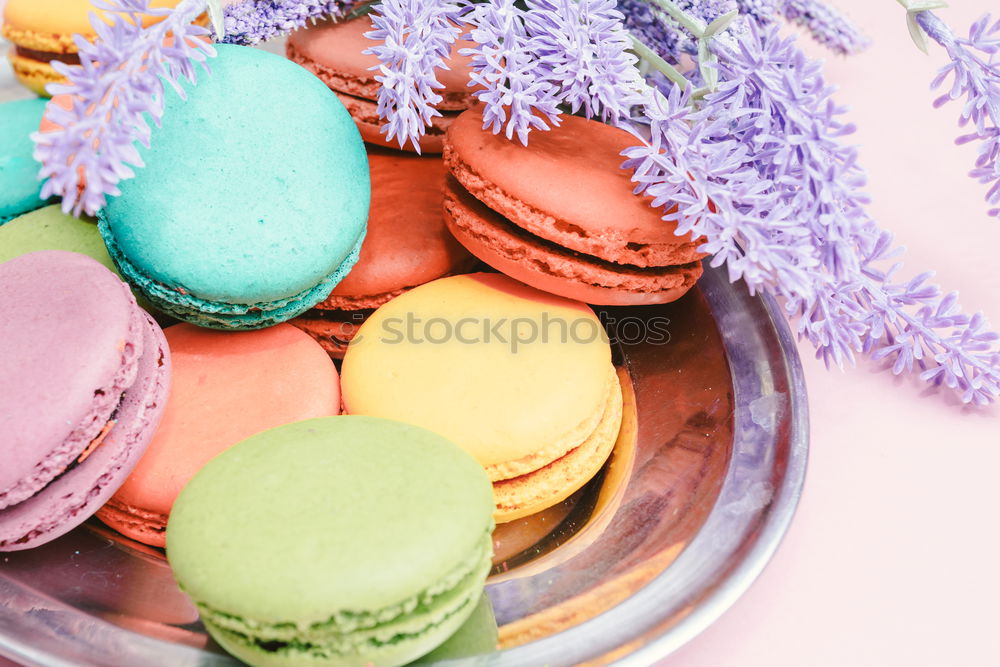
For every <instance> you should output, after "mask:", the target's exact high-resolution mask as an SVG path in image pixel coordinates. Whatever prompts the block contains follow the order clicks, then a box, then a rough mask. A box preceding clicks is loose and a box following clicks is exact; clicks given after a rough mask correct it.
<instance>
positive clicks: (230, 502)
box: [167, 417, 493, 657]
mask: <svg viewBox="0 0 1000 667" xmlns="http://www.w3.org/2000/svg"><path fill="white" fill-rule="evenodd" d="M208 508H212V511H206V510H207V509H208ZM492 511H493V497H492V490H491V487H490V485H489V482H488V480H487V479H486V476H485V474H483V471H482V469H481V467H480V466H479V465H478V464H477V463H476V462H475V460H473V459H472V458H471V457H470V456H468V454H466V453H465V452H463V451H461V450H460V449H459V448H458V447H456V446H455V445H454V444H452V443H448V442H447V441H445V440H444V439H443V438H442V437H441V436H439V435H437V434H434V433H431V432H428V431H426V430H424V429H420V428H417V427H414V426H410V425H408V424H402V423H398V422H392V421H390V420H377V419H371V418H367V417H327V418H323V419H311V420H308V421H303V422H298V423H295V424H289V425H286V426H282V427H279V428H276V429H271V430H270V431H265V432H263V433H260V434H258V435H256V436H254V437H252V438H250V439H248V440H245V441H244V442H242V443H240V444H239V445H237V446H236V447H233V448H231V449H229V450H227V451H226V452H224V453H222V454H220V455H219V456H217V457H216V458H214V459H213V460H212V461H211V462H209V463H208V465H206V466H205V467H204V468H202V470H201V471H200V472H199V473H198V474H197V475H196V476H195V477H194V479H192V480H191V482H190V483H189V484H188V485H187V486H186V487H185V488H184V491H183V493H182V494H181V495H180V497H179V498H178V499H177V502H176V503H175V505H174V513H173V516H172V518H171V522H170V524H169V527H168V529H167V557H168V559H169V560H170V564H171V567H172V568H173V570H174V574H175V576H176V577H177V580H178V582H180V584H181V585H182V587H183V588H184V590H185V591H186V592H187V593H188V594H189V595H190V596H191V597H192V598H193V599H194V600H195V601H196V602H198V603H200V604H206V605H209V606H211V607H213V608H214V609H218V610H221V611H224V612H225V613H227V614H229V615H231V616H233V617H239V618H241V619H243V620H244V622H247V623H249V622H257V623H275V624H287V623H294V624H297V625H298V626H299V627H300V628H308V627H309V626H310V624H313V623H327V622H330V621H331V620H332V617H333V616H334V615H335V613H336V612H338V611H340V610H345V611H352V612H355V613H358V614H362V613H365V614H369V613H375V612H379V611H382V610H391V609H395V608H396V607H397V606H398V605H400V604H401V603H402V602H403V601H405V600H409V599H412V598H414V597H415V596H419V595H421V594H422V593H424V592H426V591H428V590H431V589H435V587H436V586H438V585H439V584H440V582H443V581H445V580H447V579H448V578H449V577H451V576H453V575H454V574H455V573H456V572H458V571H460V569H461V568H465V567H467V566H468V565H470V564H473V563H475V562H477V561H478V558H479V553H480V551H481V550H482V548H483V544H484V540H485V543H486V545H487V549H488V545H489V531H490V529H491V527H492V522H491V518H490V517H491V514H492ZM306 536H308V538H307V539H304V538H306ZM475 567H478V565H477V566H475ZM372 573H377V576H378V584H379V585H378V586H373V585H372V579H371V576H372ZM483 576H485V572H483ZM480 585H481V580H480ZM413 611H419V610H413ZM469 611H470V612H471V606H470V609H469ZM288 629H289V630H291V627H289V628H288ZM428 650H429V649H428ZM413 657H416V656H413Z"/></svg>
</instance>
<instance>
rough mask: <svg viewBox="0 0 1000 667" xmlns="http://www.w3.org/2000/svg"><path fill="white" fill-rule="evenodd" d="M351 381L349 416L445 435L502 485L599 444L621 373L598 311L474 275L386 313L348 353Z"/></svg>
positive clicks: (421, 290) (418, 292) (416, 295)
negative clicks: (595, 437) (589, 442)
mask: <svg viewBox="0 0 1000 667" xmlns="http://www.w3.org/2000/svg"><path fill="white" fill-rule="evenodd" d="M341 379H342V392H343V399H344V406H345V408H346V410H347V412H348V413H350V414H358V415H371V416H379V417H386V418H390V419H397V420H400V421H404V422H409V423H411V424H416V425H418V426H423V427H424V428H427V429H430V430H432V431H435V432H437V433H439V434H441V435H443V436H445V437H447V438H449V439H450V440H452V441H454V442H456V443H458V444H459V445H461V446H462V447H464V448H465V449H466V451H468V452H469V453H471V454H472V455H473V456H475V457H476V458H477V459H478V460H479V462H480V463H481V464H483V466H484V467H485V468H486V470H487V472H488V473H489V474H490V477H491V479H493V480H494V481H496V480H499V479H508V478H510V477H513V476H515V475H520V474H524V473H526V472H530V471H531V470H535V469H537V468H539V467H541V466H544V465H546V464H548V463H550V462H551V461H552V460H554V459H556V458H558V457H559V456H562V455H563V454H565V453H566V452H567V451H569V450H571V449H573V448H574V447H576V446H578V445H580V444H581V443H582V442H583V441H585V440H586V439H587V438H588V437H590V436H591V434H592V433H593V432H594V430H595V428H597V425H598V423H599V422H600V419H601V416H602V414H603V412H604V408H605V406H606V404H607V400H608V394H609V392H610V391H611V389H612V383H613V381H614V376H613V367H612V364H611V348H610V345H609V344H608V340H607V337H606V335H605V333H604V329H603V327H602V326H601V322H600V320H599V319H598V318H597V316H596V315H594V313H593V311H591V310H590V308H588V307H587V306H586V305H584V304H582V303H579V302H576V301H571V300H569V299H564V298H562V297H557V296H553V295H550V294H546V293H544V292H541V291H539V290H536V289H534V288H531V287H528V286H526V285H523V284H521V283H519V282H517V281H515V280H513V279H512V278H508V277H507V276H504V275H500V274H471V275H463V276H452V277H449V278H442V279H439V280H435V281H433V282H430V283H427V284H426V285H422V286H420V287H416V288H414V289H412V290H410V291H409V292H406V293H405V294H403V295H401V296H399V297H396V298H395V299H393V300H392V301H389V302H388V303H386V304H385V305H383V306H382V307H381V308H379V309H378V310H376V311H375V312H374V313H373V314H372V315H371V317H369V318H368V320H367V321H366V322H365V323H364V325H362V327H361V328H360V329H359V331H358V334H357V335H356V336H355V338H354V340H353V341H352V342H351V344H350V346H349V347H348V350H347V354H346V356H345V358H344V365H343V371H342V374H341Z"/></svg>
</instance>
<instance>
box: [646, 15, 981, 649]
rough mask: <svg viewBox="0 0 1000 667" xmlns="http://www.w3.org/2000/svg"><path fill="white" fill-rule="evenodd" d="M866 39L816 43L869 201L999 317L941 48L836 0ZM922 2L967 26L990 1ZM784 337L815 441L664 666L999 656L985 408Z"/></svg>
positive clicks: (897, 21) (946, 277) (898, 19)
mask: <svg viewBox="0 0 1000 667" xmlns="http://www.w3.org/2000/svg"><path fill="white" fill-rule="evenodd" d="M831 4H836V5H837V6H839V7H841V8H843V9H844V10H845V11H846V12H848V13H849V14H850V16H851V17H852V18H853V19H854V20H855V21H856V22H857V23H858V24H860V25H861V26H862V27H863V28H864V30H865V32H866V33H867V34H868V35H869V36H870V37H871V38H872V39H873V42H874V43H873V45H872V46H871V48H870V49H869V50H867V51H866V52H864V53H863V54H861V55H859V56H853V57H849V58H846V59H845V58H840V57H835V56H831V55H829V53H826V52H824V50H823V49H822V48H820V47H816V46H814V45H813V44H812V43H811V42H809V41H808V40H807V39H806V38H804V37H803V38H800V42H801V43H802V44H803V45H805V47H806V48H807V49H808V51H809V53H810V54H812V55H815V56H818V57H823V58H825V59H826V61H827V63H826V73H827V78H828V81H829V82H831V83H834V84H836V85H837V86H839V88H840V91H839V92H838V94H837V95H836V99H837V100H838V101H839V102H840V103H842V104H846V105H849V106H850V108H851V112H850V117H851V119H852V120H853V121H854V122H856V123H857V125H858V132H857V134H856V135H854V137H853V141H854V143H857V144H859V145H860V146H861V162H862V165H863V166H864V167H865V168H866V169H867V170H868V173H869V176H870V180H869V192H870V193H871V194H872V196H873V198H874V203H873V205H872V207H871V212H872V214H873V215H874V217H875V218H876V219H877V220H878V221H879V222H880V224H881V225H882V226H883V227H885V228H886V229H889V230H891V231H892V232H893V233H894V234H895V235H896V238H897V241H898V242H899V243H901V244H903V245H905V246H906V247H907V252H906V255H905V256H904V261H905V266H904V273H905V274H906V275H907V276H913V275H916V274H917V273H920V272H921V271H925V270H929V269H934V270H936V271H937V277H936V278H937V280H938V282H939V284H941V285H942V286H943V287H944V289H945V290H949V291H950V290H956V289H957V290H960V292H961V303H962V304H963V306H964V307H965V309H967V310H968V311H975V310H982V311H984V312H985V313H986V314H987V315H988V316H990V318H991V321H992V323H993V325H994V327H995V328H1000V268H998V265H1000V262H998V260H997V257H998V249H1000V220H997V219H995V218H989V217H987V216H986V210H987V206H986V204H985V202H984V201H983V195H984V194H985V188H984V186H982V185H979V184H978V183H976V182H975V181H973V180H972V179H970V178H968V177H967V176H966V172H968V170H969V168H970V167H971V165H972V163H973V161H974V155H975V150H974V148H973V147H972V146H969V145H966V146H955V145H954V143H953V140H954V138H955V136H957V135H958V133H959V130H958V128H957V127H956V122H957V118H958V112H959V108H958V106H957V105H955V104H950V105H947V106H945V107H943V108H940V109H934V108H932V107H931V101H932V99H933V98H934V97H935V95H933V94H932V93H931V91H930V90H929V89H928V87H929V83H930V81H931V79H932V77H933V74H934V72H935V71H936V69H937V68H938V67H939V66H941V65H942V64H944V63H945V58H946V57H945V55H944V51H943V50H942V49H940V48H939V47H937V46H936V45H933V46H932V48H931V49H930V55H929V56H925V55H923V54H922V53H920V52H919V51H918V50H917V49H916V48H915V47H914V46H913V44H912V42H911V41H910V38H909V36H908V33H907V30H906V25H905V21H904V11H903V10H902V8H901V7H900V6H899V5H898V4H897V3H896V2H894V1H893V0H836V1H835V2H833V3H831ZM952 5H953V7H952V8H949V9H944V10H938V12H937V14H938V16H940V17H941V18H943V19H944V20H945V21H947V22H948V23H949V24H950V25H951V26H952V27H953V28H954V29H955V30H956V31H957V32H960V33H962V34H966V33H967V31H968V27H969V25H971V23H972V21H973V20H974V19H975V18H977V17H978V16H979V15H980V14H982V13H984V12H986V11H987V10H988V9H991V8H992V9H993V11H994V18H998V16H997V13H998V10H1000V6H998V5H997V3H996V2H995V1H993V0H975V1H973V0H967V1H964V2H953V3H952ZM799 351H800V353H801V355H802V358H803V364H804V365H805V371H806V379H807V385H808V388H809V408H810V419H811V431H812V436H811V437H812V440H811V447H810V453H809V472H808V476H807V478H806V484H805V491H804V494H803V496H802V502H801V505H800V506H799V510H798V513H797V515H796V517H795V520H794V522H793V524H792V527H791V529H790V531H789V533H788V535H787V537H786V538H785V541H784V543H783V544H782V546H781V547H780V549H779V550H778V553H777V555H776V556H775V558H774V560H773V561H772V562H771V564H770V565H769V566H768V567H767V569H766V570H765V572H764V573H763V574H762V575H761V577H760V579H759V580H758V581H757V582H756V583H755V584H754V585H753V587H752V588H751V589H750V591H749V592H748V593H747V594H746V595H745V596H744V597H743V598H742V599H741V600H740V601H738V602H737V603H736V605H735V606H734V607H733V608H732V609H731V610H730V611H729V612H728V613H726V614H725V615H724V616H723V617H722V619H720V620H719V621H718V622H717V623H716V624H715V625H713V626H712V627H710V628H709V629H708V630H706V631H705V632H704V633H703V634H702V635H701V636H699V637H697V638H696V639H695V640H694V641H692V642H691V643H690V644H689V645H687V646H686V647H685V648H683V649H681V650H680V651H679V652H678V653H676V654H675V655H674V656H673V657H671V658H670V659H668V660H665V661H664V662H663V667H675V666H681V667H719V666H720V665H740V666H741V667H754V666H757V665H767V666H768V667H775V666H780V667H783V666H788V667H793V666H794V667H800V666H802V665H808V666H809V667H825V666H830V667H844V666H845V665H850V666H851V667H862V666H866V665H879V666H885V665H907V666H909V667H917V666H924V665H926V666H928V667H930V666H934V667H940V666H942V665H962V666H963V667H973V666H978V665H984V666H985V665H991V666H993V665H998V664H1000V629H998V621H1000V611H998V608H997V601H998V600H1000V529H998V526H1000V520H998V518H997V511H998V510H1000V484H998V482H997V477H998V474H1000V419H998V417H1000V410H998V409H997V407H995V406H994V407H993V408H991V409H985V410H983V409H979V410H977V409H969V408H962V407H961V406H960V405H956V404H955V403H954V400H953V399H952V398H951V397H950V396H946V395H938V394H934V393H930V394H928V393H927V392H925V390H924V389H923V387H922V386H920V385H919V384H918V383H915V382H913V381H911V380H910V379H896V378H893V377H892V375H891V374H889V373H878V372H876V371H875V367H874V366H873V365H870V364H864V365H860V366H859V367H858V368H854V369H850V370H847V371H845V372H840V371H833V372H828V371H826V370H825V369H824V368H823V365H822V364H821V363H819V362H817V361H815V360H814V359H812V350H811V349H810V347H809V346H808V345H800V347H799Z"/></svg>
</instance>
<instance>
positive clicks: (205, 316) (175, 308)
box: [97, 211, 364, 329]
mask: <svg viewBox="0 0 1000 667" xmlns="http://www.w3.org/2000/svg"><path fill="white" fill-rule="evenodd" d="M97 220H98V222H97V224H98V229H99V230H100V232H101V237H102V238H103V239H104V242H105V244H106V245H107V247H108V254H109V255H111V259H112V260H113V261H114V263H115V266H116V267H118V271H119V272H120V273H121V274H122V276H124V277H125V279H126V280H128V281H129V282H130V283H131V284H133V285H135V286H137V287H138V288H139V289H141V290H142V292H143V294H144V295H145V296H146V297H147V298H149V300H150V301H151V302H152V303H153V304H154V305H155V306H156V307H157V308H160V309H161V310H163V311H164V312H166V313H168V314H170V315H174V316H176V317H178V318H181V319H185V320H187V319H195V320H196V321H197V324H199V325H200V326H205V327H211V328H225V329H258V328H261V327H265V326H271V325H274V324H278V323H280V322H284V321H286V320H288V319H291V318H292V317H295V316H296V315H299V314H301V313H303V312H305V311H306V310H308V309H309V308H311V307H312V306H314V305H315V304H316V303H319V302H320V301H322V300H323V299H324V298H325V297H326V296H328V295H329V294H330V292H331V291H332V290H333V288H334V287H336V285H337V283H339V282H340V281H341V280H343V279H344V276H346V275H347V274H348V273H349V272H350V270H351V269H352V268H353V267H354V265H355V264H356V263H357V261H358V255H359V254H360V252H361V244H362V242H363V240H364V232H363V231H362V233H361V235H360V237H359V238H358V239H357V241H355V243H354V246H353V248H352V249H351V251H350V252H349V253H348V255H347V257H345V258H344V260H343V261H342V262H341V263H340V265H339V266H338V267H337V268H336V270H334V272H333V273H331V274H330V275H329V276H327V277H326V278H325V279H323V281H322V282H320V283H319V284H318V285H316V286H314V287H310V288H307V289H305V290H302V291H301V292H299V293H297V294H293V295H291V296H288V297H286V298H282V299H276V300H273V301H267V302H260V303H252V304H244V303H223V302H220V301H214V300H209V299H202V298H200V297H198V296H197V295H195V294H192V293H190V292H188V291H187V290H186V289H185V288H184V287H183V286H180V285H177V286H170V285H165V284H163V283H162V282H159V281H157V280H154V279H153V278H151V277H150V276H147V275H146V274H144V273H143V272H142V271H140V270H139V269H138V268H137V267H136V266H135V265H133V264H132V263H131V262H130V261H129V260H128V258H127V257H126V256H125V255H124V254H123V253H122V252H121V249H120V248H119V246H118V244H117V242H116V241H115V237H114V232H113V231H112V229H111V225H110V224H109V223H108V220H107V218H106V216H105V215H104V212H103V211H100V212H99V213H98V215H97Z"/></svg>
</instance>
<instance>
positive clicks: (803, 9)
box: [778, 0, 869, 56]
mask: <svg viewBox="0 0 1000 667" xmlns="http://www.w3.org/2000/svg"><path fill="white" fill-rule="evenodd" d="M778 2H779V3H780V4H781V13H782V14H783V15H784V17H785V18H786V19H788V20H789V21H791V22H792V23H795V24H797V25H800V26H803V27H804V28H805V29H806V30H808V31H809V33H810V34H811V35H812V37H813V39H815V40H816V41H817V42H819V43H820V44H822V45H823V46H825V47H827V48H828V49H830V50H831V51H833V52H834V53H839V54H841V55H845V56H846V55H851V54H852V53H858V52H860V51H863V50H864V49H865V48H867V47H868V43H869V41H868V38H867V37H865V36H864V34H862V32H861V31H860V30H858V28H857V27H856V26H855V25H854V24H853V23H851V21H849V20H848V19H847V17H845V16H844V15H843V14H841V13H839V12H838V11H836V10H835V9H833V8H831V7H830V6H829V5H827V4H826V3H824V2H821V1H820V0H778Z"/></svg>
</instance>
